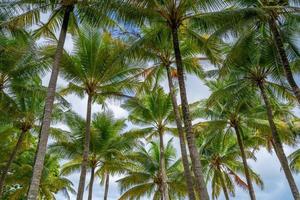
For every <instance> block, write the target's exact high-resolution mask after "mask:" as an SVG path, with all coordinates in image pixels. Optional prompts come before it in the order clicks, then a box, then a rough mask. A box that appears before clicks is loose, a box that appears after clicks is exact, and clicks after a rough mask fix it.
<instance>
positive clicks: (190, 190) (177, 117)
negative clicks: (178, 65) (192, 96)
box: [166, 66, 200, 200]
mask: <svg viewBox="0 0 300 200" xmlns="http://www.w3.org/2000/svg"><path fill="white" fill-rule="evenodd" d="M166 69H167V75H168V83H169V90H170V95H171V99H172V105H173V111H174V115H175V121H176V126H177V130H178V136H179V142H180V150H181V158H182V163H183V169H184V176H185V181H186V184H187V190H188V195H189V199H190V200H195V199H196V198H195V193H194V184H193V177H192V174H191V171H190V165H189V160H188V153H187V149H186V142H185V135H184V130H183V127H182V121H181V117H180V113H179V107H178V104H177V99H176V93H175V87H174V84H173V80H172V76H171V72H170V68H169V66H166ZM199 198H200V197H199Z"/></svg>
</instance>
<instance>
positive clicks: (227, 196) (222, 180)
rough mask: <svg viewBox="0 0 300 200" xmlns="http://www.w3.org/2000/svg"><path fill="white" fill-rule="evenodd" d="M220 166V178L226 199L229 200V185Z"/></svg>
mask: <svg viewBox="0 0 300 200" xmlns="http://www.w3.org/2000/svg"><path fill="white" fill-rule="evenodd" d="M218 168H219V171H220V180H221V186H222V190H223V193H224V197H225V199H226V200H229V194H228V190H227V187H226V185H225V181H224V176H223V174H222V172H221V169H220V167H218Z"/></svg>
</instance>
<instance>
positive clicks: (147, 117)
mask: <svg viewBox="0 0 300 200" xmlns="http://www.w3.org/2000/svg"><path fill="white" fill-rule="evenodd" d="M123 107H124V108H126V109H127V110H128V111H129V116H128V119H129V120H130V121H131V122H133V123H134V124H137V125H141V126H142V128H141V129H139V130H137V131H138V132H139V133H140V134H141V136H147V137H148V138H152V137H153V136H158V137H159V145H160V150H159V152H160V163H159V167H160V179H161V181H162V183H161V185H160V187H161V188H159V189H160V192H161V194H162V196H163V199H165V200H168V199H169V193H168V191H169V189H168V184H167V182H168V177H167V174H166V163H165V150H164V134H165V133H166V132H167V131H168V129H170V127H168V125H169V124H170V117H171V116H172V115H173V112H172V103H171V97H170V96H169V95H167V94H165V93H164V91H163V89H162V88H157V89H154V90H152V91H149V92H147V94H145V95H142V96H141V97H140V96H138V97H136V98H135V99H130V100H128V101H127V102H126V103H125V104H124V105H123Z"/></svg>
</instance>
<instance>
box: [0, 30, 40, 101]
mask: <svg viewBox="0 0 300 200" xmlns="http://www.w3.org/2000/svg"><path fill="white" fill-rule="evenodd" d="M0 48H1V51H0V55H1V60H0V92H1V97H2V98H3V95H4V94H5V95H9V92H10V90H11V88H12V87H13V86H20V85H22V84H24V83H26V80H27V79H30V77H32V76H36V75H37V74H38V73H39V72H41V71H43V69H44V67H45V66H44V62H43V61H42V60H41V59H39V58H38V55H37V52H38V49H37V47H36V45H35V44H34V40H33V39H32V37H31V36H30V34H29V33H27V32H25V31H23V32H22V34H21V35H20V34H17V35H11V34H9V33H5V34H0Z"/></svg>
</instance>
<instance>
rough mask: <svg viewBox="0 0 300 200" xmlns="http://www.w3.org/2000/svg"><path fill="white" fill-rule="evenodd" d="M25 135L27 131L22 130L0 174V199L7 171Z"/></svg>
mask: <svg viewBox="0 0 300 200" xmlns="http://www.w3.org/2000/svg"><path fill="white" fill-rule="evenodd" d="M26 133H27V130H22V131H21V133H20V136H19V138H18V141H17V143H16V146H15V147H14V149H13V151H12V152H11V154H10V156H9V159H8V161H7V163H6V165H5V167H4V169H3V171H2V173H1V178H0V199H1V197H2V193H3V187H4V184H5V178H6V176H7V173H8V170H9V168H10V166H11V164H12V162H13V161H14V159H15V157H16V155H17V152H18V150H19V149H20V148H21V145H22V143H23V140H24V137H25V135H26Z"/></svg>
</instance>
